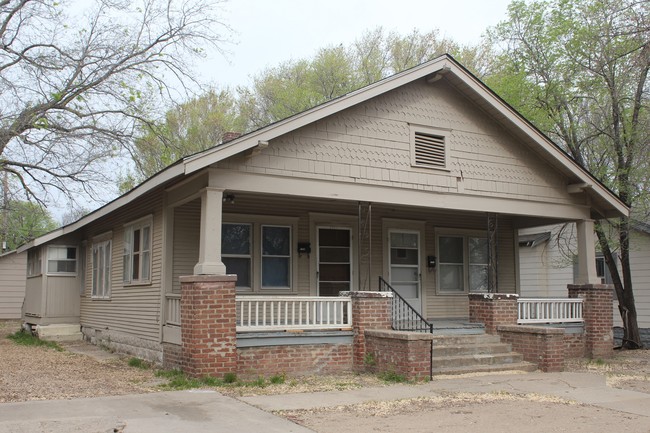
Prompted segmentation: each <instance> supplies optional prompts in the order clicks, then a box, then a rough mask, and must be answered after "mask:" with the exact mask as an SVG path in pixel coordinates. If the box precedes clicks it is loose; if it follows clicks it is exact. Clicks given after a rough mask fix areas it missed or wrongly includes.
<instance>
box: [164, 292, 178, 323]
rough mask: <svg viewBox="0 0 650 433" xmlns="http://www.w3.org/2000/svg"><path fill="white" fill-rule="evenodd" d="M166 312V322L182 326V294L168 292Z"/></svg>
mask: <svg viewBox="0 0 650 433" xmlns="http://www.w3.org/2000/svg"><path fill="white" fill-rule="evenodd" d="M165 298H166V300H167V302H166V305H167V306H166V312H165V324H166V325H171V326H181V294H180V293H167V294H166V295H165Z"/></svg>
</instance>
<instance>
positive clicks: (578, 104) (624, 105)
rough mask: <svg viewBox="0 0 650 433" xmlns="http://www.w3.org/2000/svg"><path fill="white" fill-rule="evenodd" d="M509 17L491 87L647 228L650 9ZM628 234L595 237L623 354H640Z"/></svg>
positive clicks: (626, 6)
mask: <svg viewBox="0 0 650 433" xmlns="http://www.w3.org/2000/svg"><path fill="white" fill-rule="evenodd" d="M508 14H509V18H508V20H507V21H505V22H503V23H501V24H500V25H499V26H497V27H496V29H494V31H493V32H492V35H491V37H492V40H493V41H495V42H497V43H502V44H504V46H502V49H503V51H502V55H501V56H500V57H499V61H498V63H499V69H498V73H494V74H493V75H492V76H491V77H488V78H487V79H486V81H487V83H488V84H489V85H490V86H492V87H493V88H494V89H495V90H496V91H497V93H499V94H500V95H502V96H503V97H504V98H505V99H506V100H508V101H509V102H510V103H511V104H512V105H514V106H515V107H517V108H518V109H519V110H520V111H522V113H523V114H524V115H526V116H527V117H528V118H529V119H531V120H532V121H533V122H534V123H535V124H536V125H537V126H538V127H540V128H541V129H542V130H543V131H545V132H546V133H547V134H548V135H549V136H551V137H552V138H553V139H554V140H555V141H556V142H558V143H559V144H560V145H562V146H563V147H564V149H565V150H566V151H567V152H568V153H569V154H570V155H571V156H572V157H573V158H574V159H575V160H576V161H577V162H578V163H579V164H580V165H582V166H583V167H585V168H587V169H589V170H590V171H591V172H592V173H594V174H595V175H596V176H597V177H598V178H599V179H600V180H601V181H603V182H604V183H605V184H606V185H607V186H608V187H609V188H611V189H612V190H613V191H615V192H616V193H618V195H619V196H620V197H621V199H622V200H623V201H624V202H625V203H627V204H628V205H631V206H632V209H633V216H634V217H636V218H640V219H642V220H647V217H648V215H647V213H645V210H647V208H648V201H649V200H650V197H649V196H648V194H647V191H648V190H647V186H648V171H649V170H648V169H649V168H650V167H649V166H648V157H649V156H650V155H649V154H648V152H649V150H648V148H649V146H648V143H649V140H650V134H649V131H650V128H649V126H650V112H649V108H650V106H649V103H650V100H649V98H648V91H649V90H650V89H649V86H648V81H647V79H648V72H649V70H650V44H649V43H648V41H650V3H648V2H639V1H636V0H616V1H614V0H550V1H532V2H528V3H526V2H524V1H514V2H513V3H511V5H510V6H509V9H508ZM607 227H614V228H615V236H614V237H611V236H608V230H607ZM630 229H631V222H630V219H629V218H622V219H620V220H616V221H608V222H607V226H605V225H601V224H597V227H596V232H597V235H598V241H599V245H600V248H601V250H602V252H603V254H604V256H605V260H606V262H607V264H608V267H609V270H610V272H611V274H612V277H613V280H614V286H615V288H616V295H617V298H618V303H619V309H620V312H621V317H622V319H623V323H624V326H625V335H624V346H625V347H628V348H636V347H639V346H640V337H639V331H638V325H637V318H636V308H635V303H634V294H633V287H632V279H631V272H630V258H629V251H630V245H629V236H630ZM616 249H618V251H619V256H620V266H621V272H620V273H619V270H618V268H617V266H616V260H615V259H614V251H615V250H616Z"/></svg>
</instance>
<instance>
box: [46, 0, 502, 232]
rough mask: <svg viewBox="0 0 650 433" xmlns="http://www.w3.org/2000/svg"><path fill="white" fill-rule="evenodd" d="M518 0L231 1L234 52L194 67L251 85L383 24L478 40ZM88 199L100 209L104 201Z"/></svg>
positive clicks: (214, 78) (222, 82) (224, 82)
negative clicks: (284, 65) (276, 69)
mask: <svg viewBox="0 0 650 433" xmlns="http://www.w3.org/2000/svg"><path fill="white" fill-rule="evenodd" d="M75 1H80V2H83V1H85V0H75ZM511 1H512V0H451V1H450V0H446V1H442V0H398V1H394V0H393V1H387V0H372V1H371V0H226V1H223V3H222V4H221V5H220V7H221V17H222V19H223V21H224V22H225V24H227V25H228V26H230V28H231V29H232V30H233V33H232V34H231V35H230V39H232V41H233V42H232V43H227V44H223V45H222V46H223V48H224V49H225V50H227V51H228V54H227V55H226V56H224V55H222V54H220V53H218V52H216V50H215V51H214V52H208V55H207V57H206V58H205V59H204V60H203V61H201V62H199V63H197V64H196V65H195V66H196V69H197V72H198V73H199V76H200V77H199V78H200V80H201V81H203V82H205V83H206V84H213V85H215V86H216V87H218V88H225V87H231V88H235V87H236V86H248V85H250V84H252V77H253V76H255V75H256V74H259V73H261V72H262V71H263V70H264V69H266V68H269V67H274V66H277V65H279V64H280V63H282V62H285V61H289V60H298V59H302V58H311V57H313V56H314V55H315V54H316V52H317V51H318V49H319V48H323V47H327V46H332V45H339V44H343V45H344V46H349V45H350V44H352V43H353V42H354V41H355V40H357V39H359V38H360V37H361V36H362V35H363V34H364V33H365V32H366V31H369V30H374V29H376V28H377V27H383V28H384V30H385V31H386V33H388V32H391V31H395V32H397V33H399V34H408V33H410V32H411V31H413V30H414V29H418V30H419V31H420V32H421V33H426V32H429V31H432V30H434V29H438V30H439V33H440V36H441V37H448V38H451V39H453V40H455V41H456V42H459V43H461V44H473V43H477V42H479V40H480V37H481V35H482V34H483V33H484V31H485V30H486V29H487V28H488V27H490V26H494V25H496V24H497V23H499V22H500V21H503V20H505V19H506V11H507V6H508V4H509V3H510V2H511ZM82 4H83V3H82ZM120 163H124V164H129V163H130V161H121V162H120ZM115 170H116V172H121V170H120V169H119V168H115ZM107 188H108V185H107ZM114 194H116V191H115V192H113V193H109V194H108V195H107V196H105V197H104V198H107V199H109V200H110V199H112V198H114ZM82 204H83V203H82ZM83 205H84V207H86V208H91V209H94V208H97V207H99V206H100V205H101V203H92V202H91V203H87V204H83ZM67 208H68V205H67V204H66V203H64V202H57V200H54V201H53V202H52V203H51V204H50V206H48V209H49V210H50V212H52V214H53V215H54V216H55V218H56V219H57V220H60V219H61V217H62V215H63V213H65V211H66V210H67Z"/></svg>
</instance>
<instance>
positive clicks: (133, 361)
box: [128, 357, 151, 370]
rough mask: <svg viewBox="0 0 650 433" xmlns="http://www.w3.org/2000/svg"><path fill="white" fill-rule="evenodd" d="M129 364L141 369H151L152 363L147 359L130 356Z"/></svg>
mask: <svg viewBox="0 0 650 433" xmlns="http://www.w3.org/2000/svg"><path fill="white" fill-rule="evenodd" d="M128 364H129V367H135V368H139V369H141V370H149V369H150V368H151V364H149V363H148V362H147V361H145V360H143V359H140V358H136V357H133V358H129V362H128Z"/></svg>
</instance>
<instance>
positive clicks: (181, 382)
mask: <svg viewBox="0 0 650 433" xmlns="http://www.w3.org/2000/svg"><path fill="white" fill-rule="evenodd" d="M155 375H156V377H160V378H164V379H167V380H168V382H167V383H165V384H162V385H160V387H161V388H164V389H171V390H184V389H192V388H201V387H229V388H235V387H250V388H266V387H267V386H269V385H280V384H283V383H285V381H286V376H285V375H284V374H276V375H273V376H271V377H270V378H269V379H268V381H267V379H266V378H264V377H263V376H259V377H258V378H256V379H254V380H248V381H247V380H240V379H239V378H237V375H236V374H235V373H226V374H225V375H224V376H223V378H218V377H211V376H205V377H201V378H191V377H188V376H187V375H186V374H185V373H183V372H182V371H180V370H158V371H156V373H155Z"/></svg>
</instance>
